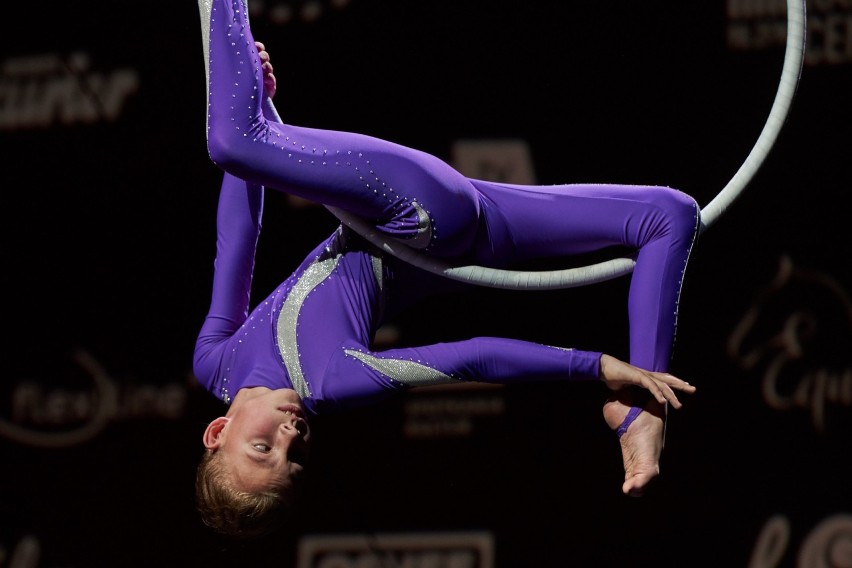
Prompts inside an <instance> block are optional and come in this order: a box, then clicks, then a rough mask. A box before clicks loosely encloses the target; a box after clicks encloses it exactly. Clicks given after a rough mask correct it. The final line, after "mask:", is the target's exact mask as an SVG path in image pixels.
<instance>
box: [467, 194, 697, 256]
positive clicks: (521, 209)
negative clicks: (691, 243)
mask: <svg viewBox="0 0 852 568" xmlns="http://www.w3.org/2000/svg"><path fill="white" fill-rule="evenodd" d="M475 186H476V187H477V188H478V189H480V191H481V192H482V193H483V196H484V199H483V201H484V202H485V203H486V206H485V207H484V209H485V211H486V213H487V216H488V223H489V225H490V226H494V225H500V227H499V228H495V229H494V231H493V232H494V233H495V234H502V235H505V237H504V238H505V240H506V241H508V242H509V243H510V244H508V245H507V246H509V247H510V248H511V249H512V250H511V254H512V255H513V256H514V259H515V260H524V259H534V258H542V257H552V256H565V255H572V254H582V253H588V252H592V251H595V250H600V249H602V248H605V247H611V246H626V247H631V248H639V247H641V246H643V245H644V244H646V242H647V241H648V239H649V238H650V237H651V235H653V234H654V231H655V230H656V229H658V228H659V227H660V224H661V223H662V222H665V219H666V217H667V216H669V215H670V210H671V206H672V204H676V202H677V201H678V200H683V201H684V202H685V203H686V202H689V201H691V198H689V197H688V196H686V195H685V194H683V193H681V192H679V191H677V190H674V189H671V188H667V187H657V186H636V185H604V184H572V185H553V186H511V185H505V184H487V185H486V186H485V187H483V186H482V185H481V184H480V183H479V182H475Z"/></svg>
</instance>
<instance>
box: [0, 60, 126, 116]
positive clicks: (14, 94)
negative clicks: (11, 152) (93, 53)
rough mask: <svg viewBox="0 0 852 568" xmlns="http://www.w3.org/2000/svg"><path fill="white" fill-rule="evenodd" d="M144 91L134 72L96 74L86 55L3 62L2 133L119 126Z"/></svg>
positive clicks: (0, 86) (0, 88) (0, 83)
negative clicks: (106, 124)
mask: <svg viewBox="0 0 852 568" xmlns="http://www.w3.org/2000/svg"><path fill="white" fill-rule="evenodd" d="M138 90H139V74H138V73H137V72H136V71H135V70H133V69H116V70H112V71H97V70H94V69H91V61H90V58H89V56H88V54H86V53H75V54H72V55H70V56H68V57H63V56H61V55H58V54H55V53H49V54H45V55H33V56H28V57H17V58H14V59H7V60H5V61H3V62H0V130H25V129H32V128H49V127H53V126H62V125H72V124H78V123H83V124H91V123H96V122H115V121H116V120H118V118H119V116H120V115H121V112H122V110H123V109H124V106H125V103H126V101H127V99H128V98H129V97H130V96H131V95H132V94H134V93H136V92H137V91H138Z"/></svg>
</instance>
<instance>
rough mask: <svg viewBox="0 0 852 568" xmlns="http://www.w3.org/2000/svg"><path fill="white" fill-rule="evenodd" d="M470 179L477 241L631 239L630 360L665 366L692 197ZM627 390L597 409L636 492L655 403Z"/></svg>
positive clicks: (513, 247) (579, 245) (511, 249)
mask: <svg viewBox="0 0 852 568" xmlns="http://www.w3.org/2000/svg"><path fill="white" fill-rule="evenodd" d="M474 185H475V186H476V187H477V188H478V189H479V190H480V191H481V192H482V193H483V196H484V197H483V210H484V211H485V212H486V214H485V218H486V225H487V226H488V227H489V233H490V235H491V236H492V237H493V239H492V240H493V241H495V243H494V246H493V248H491V249H488V248H487V247H485V248H484V247H481V246H480V247H479V250H480V251H482V250H486V251H489V250H490V251H494V252H495V254H498V255H502V256H505V255H506V254H510V255H512V256H513V257H514V258H515V259H518V260H521V259H529V258H540V257H556V256H560V255H568V254H577V253H585V252H590V251H593V250H597V249H600V248H603V247H608V246H613V245H623V246H628V247H631V248H634V249H637V251H638V253H637V256H636V266H635V268H634V271H633V275H632V277H631V283H630V292H629V299H628V313H629V318H630V322H629V327H630V362H631V363H633V364H634V365H637V366H639V367H642V368H645V369H648V370H654V371H665V370H667V369H668V365H669V361H670V358H671V353H672V346H673V342H674V337H675V332H676V327H677V312H678V301H679V297H680V290H681V284H682V281H683V275H684V270H685V268H686V263H687V260H688V258H689V253H690V251H691V248H692V244H693V242H694V239H695V237H696V235H697V231H698V226H699V225H698V221H699V213H700V212H699V209H698V206H697V204H696V203H695V201H694V200H693V199H692V198H690V197H689V196H687V195H685V194H683V193H681V192H679V191H676V190H672V189H669V188H662V187H644V186H638V187H633V186H606V185H592V186H584V185H573V186H553V187H544V188H538V187H536V188H530V187H519V186H514V187H509V186H504V185H498V184H489V183H482V182H474ZM635 395H636V393H634V392H632V391H630V390H625V391H623V392H620V393H617V394H616V395H615V396H614V397H613V398H612V399H611V400H609V401H608V402H607V403H606V405H605V406H604V417H605V419H606V421H607V423H608V424H609V426H610V427H611V428H613V429H614V430H617V432H618V434H619V437H620V442H621V447H622V454H623V458H624V467H625V482H624V485H623V490H624V492H625V493H628V494H633V495H638V494H641V492H642V490H643V489H644V488H645V486H646V485H647V484H648V483H649V482H650V481H651V480H652V479H653V478H654V477H656V476H657V475H658V473H659V455H660V452H661V450H662V443H663V433H664V413H665V408H664V407H663V406H662V405H660V404H658V403H656V402H655V401H653V400H648V401H647V402H646V401H645V399H644V398H642V399H640V398H638V397H637V398H634V396H635ZM634 405H636V406H634ZM643 409H644V412H643V411H642V410H643Z"/></svg>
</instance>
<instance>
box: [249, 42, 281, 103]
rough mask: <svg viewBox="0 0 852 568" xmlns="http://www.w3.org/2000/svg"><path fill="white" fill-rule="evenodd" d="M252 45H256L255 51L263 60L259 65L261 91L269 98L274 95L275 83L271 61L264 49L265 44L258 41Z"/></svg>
mask: <svg viewBox="0 0 852 568" xmlns="http://www.w3.org/2000/svg"><path fill="white" fill-rule="evenodd" d="M254 45H255V46H257V53H258V55H260V60H261V61H263V64H262V65H261V68H262V69H263V92H264V93H265V94H266V96H267V97H269V98H270V99H271V98H272V97H274V96H275V90H276V88H277V83H276V81H275V75H274V74H273V73H272V63H270V62H269V52H267V51H266V46H264V45H263V44H262V43H260V42H259V41H256V42H254Z"/></svg>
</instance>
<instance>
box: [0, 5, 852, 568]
mask: <svg viewBox="0 0 852 568" xmlns="http://www.w3.org/2000/svg"><path fill="white" fill-rule="evenodd" d="M736 6H737V4H734V3H732V2H729V3H728V4H726V3H724V2H721V1H716V2H699V3H690V2H669V1H665V2H664V1H654V0H651V1H647V2H642V3H638V2H627V1H602V2H595V3H591V2H556V1H551V2H545V1H543V0H525V1H524V2H519V1H514V2H508V1H505V0H503V1H500V0H491V1H488V2H485V1H478V0H477V1H466V2H459V1H454V2H450V1H430V2H380V1H378V0H350V1H349V2H345V1H338V2H330V1H326V2H315V3H306V2H298V1H295V0H291V1H289V2H286V1H279V2H275V1H273V0H268V1H267V2H264V3H261V2H258V3H257V4H252V7H253V10H254V11H253V12H252V24H253V30H254V33H255V36H256V37H257V39H260V40H262V41H264V42H265V43H266V44H267V47H268V49H269V51H270V52H271V54H272V58H273V63H274V64H275V69H276V75H277V76H278V81H279V94H278V95H277V97H276V102H277V105H278V108H279V110H280V112H281V113H282V115H283V116H284V119H285V120H286V121H288V122H292V123H294V124H300V125H304V126H313V127H320V128H330V129H338V130H353V131H357V132H363V133H365V134H371V135H374V136H378V137H382V138H386V139H390V140H393V141H396V142H400V143H402V144H406V145H409V146H413V147H416V148H419V149H422V150H425V151H428V152H430V153H433V154H435V155H437V156H439V157H441V158H444V159H446V160H448V161H451V159H452V148H453V144H454V143H455V142H456V141H458V140H484V141H488V140H505V139H509V140H517V141H522V142H525V143H526V144H527V145H528V148H529V150H530V157H531V163H532V166H533V168H534V173H535V176H536V182H538V183H543V184H550V183H563V182H575V181H576V182H585V181H593V182H621V183H648V184H660V185H670V186H672V187H677V188H679V189H682V190H684V191H686V192H688V193H690V194H691V195H693V196H695V197H696V199H697V200H698V201H699V203H701V204H702V205H704V204H706V203H708V202H709V201H710V200H711V199H712V198H713V197H714V196H715V195H716V194H717V193H718V192H719V190H720V189H721V188H722V187H723V186H724V185H725V184H726V183H727V182H728V180H729V179H730V178H731V177H732V176H733V175H734V173H735V172H736V171H737V169H738V168H739V166H740V165H741V164H742V162H743V160H744V159H745V157H746V155H747V154H748V153H749V151H750V150H751V148H752V146H753V145H754V142H755V141H756V139H757V137H758V135H759V134H760V131H761V128H762V127H763V124H764V122H765V120H766V117H767V115H768V112H769V109H770V107H771V105H772V101H773V98H774V96H775V92H776V89H777V85H778V78H779V76H780V72H781V64H782V61H783V56H784V49H783V35H782V37H781V38H780V40H778V39H777V38H774V39H773V36H772V35H771V34H769V35H768V36H765V35H762V34H764V32H765V31H766V30H770V31H771V30H772V29H778V26H779V25H780V26H781V29H782V32H783V24H784V3H783V2H781V3H780V4H779V6H780V12H779V11H776V13H775V14H771V13H769V12H771V11H772V10H769V11H768V12H764V13H758V14H755V15H753V17H746V16H743V15H741V14H739V13H738V12H737V11H736V10H735V9H733V8H732V7H736ZM767 6H773V4H772V3H767ZM287 7H289V8H292V9H293V12H292V16H291V17H290V18H289V19H288V18H285V17H283V16H281V14H283V13H284V12H282V10H283V9H284V8H287ZM306 7H307V8H311V7H313V8H317V9H318V10H319V12H318V17H316V18H315V19H311V18H307V17H306V16H303V15H302V12H300V9H303V8H306ZM8 8H9V11H7V14H6V17H5V18H4V25H3V28H4V33H3V34H2V35H0V45H2V51H0V63H2V65H3V68H2V75H0V140H2V154H0V156H2V169H0V184H2V192H0V199H2V202H3V207H2V210H1V211H2V218H3V222H2V223H0V227H2V234H3V242H4V245H3V247H2V257H0V258H2V266H3V274H4V277H3V279H4V282H5V286H4V290H5V292H4V295H5V299H6V301H5V302H4V309H3V314H4V318H3V319H4V322H5V326H4V327H5V334H4V337H5V339H4V341H3V351H2V353H3V366H2V369H3V375H4V376H3V380H2V381H0V566H16V567H20V566H44V567H56V566H119V565H120V566H136V565H138V566H149V565H161V566H162V565H182V566H194V565H198V566H216V565H248V564H252V565H257V564H260V563H262V564H263V565H268V566H290V565H294V566H295V565H296V563H297V558H298V547H299V545H300V543H304V542H305V541H306V540H310V538H311V537H312V536H313V535H324V536H331V537H343V536H357V537H361V538H363V539H365V540H366V542H368V543H373V544H374V548H375V547H376V546H377V545H375V543H376V542H378V540H377V539H380V537H381V536H382V535H388V534H405V535H414V536H417V535H431V534H433V533H441V534H446V533H451V534H456V533H458V534H467V533H477V534H487V535H489V536H490V538H492V539H493V554H494V561H493V565H494V566H498V567H515V566H546V567H549V566H617V565H625V564H631V565H638V566H644V565H651V564H654V565H657V566H760V567H768V566H815V567H816V566H819V567H823V566H825V567H828V568H849V567H852V489H850V479H852V465H850V463H852V460H850V450H852V445H850V442H849V436H848V432H849V431H850V430H849V429H850V426H852V356H850V353H852V351H850V346H852V302H850V298H849V287H850V283H852V271H850V266H849V248H850V246H852V238H850V236H849V235H850V233H849V224H848V219H849V207H850V205H852V197H850V192H852V165H850V160H852V152H850V147H851V146H852V144H850V132H851V131H852V110H851V109H850V106H852V105H850V100H852V98H850V97H852V75H851V74H850V73H851V72H852V7H849V6H848V4H846V3H844V2H833V3H826V2H823V3H814V4H813V5H809V25H810V28H809V36H808V51H807V59H806V64H805V67H804V72H803V76H802V79H801V81H800V84H799V89H798V93H797V96H796V99H795V102H794V104H793V108H792V110H791V112H790V115H789V118H788V121H787V123H786V125H785V127H784V129H783V131H782V133H781V136H780V138H779V140H778V142H777V143H776V145H775V147H774V149H773V150H772V152H771V153H770V155H769V156H768V158H767V160H766V162H765V163H764V165H763V167H762V168H761V170H760V171H759V173H758V174H757V176H756V177H755V178H754V180H753V181H752V183H751V184H750V185H749V187H748V189H747V190H746V191H745V192H744V193H743V194H742V196H741V197H740V198H739V199H738V200H737V201H736V203H735V204H734V206H732V207H731V209H730V210H729V211H728V212H726V213H725V214H724V215H723V216H722V217H721V218H720V219H719V220H718V222H716V223H715V224H714V225H713V226H712V227H711V228H710V229H709V230H708V231H707V232H706V233H704V234H703V235H702V237H701V239H700V240H699V242H698V244H697V245H696V248H695V250H694V253H693V256H692V258H691V260H690V265H689V271H688V275H687V278H686V282H685V285H684V292H683V297H682V301H681V306H680V326H679V332H678V339H677V345H676V351H675V356H674V360H673V364H672V369H673V372H675V373H676V374H678V375H679V376H682V377H683V378H685V379H687V380H689V381H690V382H692V383H693V384H696V385H698V387H699V391H698V393H697V394H695V395H694V396H691V397H688V400H686V401H685V402H686V404H685V406H684V409H683V410H681V411H679V412H675V413H673V415H672V416H671V417H670V419H669V432H668V436H667V445H666V448H665V451H664V454H663V458H662V464H661V466H662V472H663V474H662V477H661V478H660V480H659V481H658V483H657V484H656V485H655V486H654V487H653V490H652V491H650V492H649V494H648V495H646V496H645V497H643V498H642V499H638V500H637V499H630V498H627V497H625V496H623V495H622V494H621V492H620V485H621V477H622V469H621V457H620V454H619V450H618V444H617V442H616V439H615V437H614V436H613V435H612V434H611V433H610V432H609V431H608V430H607V428H606V425H605V424H604V422H603V420H602V419H601V418H600V406H601V403H602V402H603V400H604V397H605V392H603V390H602V389H600V388H598V387H599V386H600V385H593V384H572V385H556V386H554V385H550V386H547V387H542V386H536V385H532V386H530V387H528V388H527V387H525V388H496V389H495V388H487V389H484V388H474V389H462V390H457V391H442V390H432V391H425V392H421V393H412V394H410V395H408V396H406V397H404V398H401V399H400V400H399V401H397V402H394V403H392V404H388V405H386V406H382V407H379V408H373V409H370V410H369V411H359V412H350V413H345V414H343V415H339V416H334V417H323V418H322V419H318V420H316V421H315V423H314V430H315V437H316V441H317V443H316V448H315V455H314V464H313V476H312V478H311V481H310V483H309V486H308V488H307V495H306V497H307V499H306V501H307V503H308V505H309V506H308V507H307V508H306V509H305V510H304V511H303V512H302V514H301V516H300V517H299V518H298V519H297V520H296V522H295V528H293V529H291V530H290V531H289V532H288V533H287V534H285V535H277V536H276V537H275V538H274V539H267V540H265V541H261V542H259V543H255V544H251V545H245V544H239V543H233V542H230V541H228V540H224V539H219V538H218V537H216V536H214V535H212V534H211V533H209V532H208V531H207V530H206V529H205V528H204V527H203V526H202V525H201V523H200V521H199V520H198V517H197V515H196V513H195V511H194V499H193V488H192V487H193V481H194V471H195V466H196V464H197V462H198V458H199V456H200V454H201V449H202V446H201V440H200V437H201V433H202V432H203V429H204V427H205V425H206V423H207V422H208V421H209V420H211V419H212V418H214V417H215V416H217V415H219V414H220V413H223V412H224V411H223V408H222V406H221V404H220V403H218V401H216V400H215V399H213V397H212V396H210V395H209V394H207V393H205V392H203V391H202V390H200V389H199V388H198V387H197V386H196V385H195V384H194V379H193V377H192V376H191V368H190V367H191V355H192V348H193V343H194V340H195V334H196V332H197V330H198V327H199V325H200V323H201V321H202V319H203V317H204V314H205V312H206V309H207V305H208V301H209V291H210V280H211V276H212V259H213V253H214V242H215V232H214V231H215V229H214V220H215V219H214V215H215V206H216V195H217V189H218V183H219V179H220V174H219V172H218V171H217V170H216V168H215V166H213V165H212V164H211V163H210V161H209V160H208V157H207V154H206V147H205V136H204V116H205V115H204V102H203V101H204V95H205V85H204V67H203V59H202V53H201V48H200V45H201V42H200V28H199V20H198V11H197V7H196V4H195V3H193V2H190V1H189V0H180V1H178V0H173V1H171V2H168V3H166V2H161V3H151V2H145V3H143V2H139V1H136V0H128V1H127V2H106V1H105V0H97V1H95V2H89V3H77V2H68V3H61V4H57V5H53V4H46V3H44V4H42V3H35V2H32V3H16V5H15V6H11V7H8ZM742 25H745V29H747V30H749V33H750V34H751V35H750V36H749V37H751V38H752V41H751V44H750V46H745V47H744V46H742V45H739V44H736V43H735V42H732V41H731V40H730V39H729V34H730V33H731V30H734V29H741V28H737V26H742ZM121 73H129V75H128V76H130V77H132V80H131V81H130V84H132V85H135V86H133V87H132V88H129V89H128V91H127V92H126V96H123V97H120V98H119V99H118V102H119V103H120V104H119V105H118V106H117V110H116V111H115V112H110V108H112V107H110V106H109V97H108V96H107V95H108V92H109V91H108V90H104V85H107V84H108V83H106V81H108V80H110V78H115V77H116V76H117V74H121ZM33 109H36V110H33ZM38 109H40V110H38ZM86 113H88V114H86ZM84 116H86V117H87V118H84ZM265 219H266V220H265V226H264V235H263V238H262V243H261V248H260V251H259V254H258V263H257V275H256V280H255V285H256V289H257V294H256V298H257V299H259V298H261V297H263V296H265V295H266V293H268V292H269V291H270V290H271V289H272V287H274V286H275V285H276V284H277V282H278V281H279V280H280V279H282V278H283V277H285V276H286V275H287V274H288V273H289V271H290V270H291V269H292V268H293V267H295V265H296V263H297V262H299V261H300V260H301V258H302V257H303V255H304V254H306V253H307V252H308V251H309V250H310V249H311V248H312V247H313V245H314V244H315V242H316V241H317V240H318V239H319V238H321V237H323V236H325V235H326V234H327V233H329V232H330V231H331V230H332V229H333V228H334V226H335V224H336V222H335V220H334V218H332V217H331V216H330V215H329V214H328V213H327V212H326V211H324V210H323V209H321V208H318V207H310V206H305V204H300V203H298V202H295V201H290V200H287V199H286V198H285V197H283V196H280V195H271V196H270V197H269V198H268V200H267V211H266V218H265ZM785 263H786V264H785ZM784 266H786V267H788V271H787V272H783V271H781V267H784ZM782 274H783V275H785V276H784V277H783V278H782V277H781V276H779V275H782ZM773 282H775V283H776V284H774V285H773ZM626 289H627V279H626V278H622V279H618V280H614V281H610V282H606V283H603V284H599V285H595V286H589V287H584V288H578V289H571V290H562V291H554V292H535V293H533V292H523V293H521V292H506V291H495V290H485V289H483V290H477V291H476V292H474V293H470V294H466V295H462V296H461V297H459V298H458V299H456V300H453V301H450V302H444V303H441V304H438V303H435V304H433V305H428V306H425V307H424V309H423V310H422V311H419V312H417V313H413V314H408V315H407V316H406V317H403V318H401V319H400V320H399V321H397V322H394V323H395V330H396V331H397V332H398V334H399V338H398V340H397V341H399V342H409V343H413V342H418V341H426V340H431V341H435V340H448V339H455V338H461V337H468V336H470V335H473V334H489V335H506V336H512V337H520V338H527V339H533V340H538V341H543V342H548V343H551V344H559V345H565V346H573V347H577V348H585V349H594V350H602V351H607V352H611V353H613V354H615V355H620V356H626V355H625V349H626V347H625V345H626V343H625V342H626V316H625V298H626ZM752 316H754V318H755V319H754V320H753V322H752V320H751V319H749V318H751V317H752ZM447 322H452V323H451V324H448V323H447ZM743 322H752V323H753V325H751V326H750V327H748V329H747V333H746V334H745V336H744V338H743V339H742V341H741V342H736V345H737V347H735V348H731V347H730V345H731V341H732V339H737V338H739V337H740V335H739V331H741V330H743V329H745V328H744V327H743V325H744V323H743ZM430 338H431V339H430ZM746 353H758V354H759V355H758V356H756V357H755V358H754V359H753V360H748V361H746V360H745V359H744V358H743V355H744V354H746ZM424 407H428V408H429V409H431V410H428V411H427V415H426V418H425V420H426V422H425V424H426V425H427V426H429V425H431V426H432V427H433V429H432V430H430V432H432V433H431V434H424V430H423V429H422V428H421V429H417V425H418V424H420V425H421V426H422V425H423V424H424V422H422V421H421V422H418V420H421V419H423V417H422V416H420V415H418V414H417V409H422V408H424ZM439 407H440V408H442V409H443V410H436V408H439ZM483 409H484V410H483ZM459 425H461V426H459ZM768 527H770V528H771V527H774V528H775V530H776V531H777V532H772V531H771V530H770V528H768ZM770 535H772V536H773V538H768V536H770ZM400 554H401V553H400ZM379 556H381V555H380V554H379ZM376 558H378V556H377V557H376ZM396 560H397V562H396V565H399V566H402V565H404V564H403V561H404V557H403V556H401V555H397V556H396ZM410 562H414V561H413V560H412V561H410ZM302 565H303V566H320V565H321V562H320V561H317V562H316V563H313V564H302ZM350 565H351V566H356V565H357V566H360V567H364V566H370V567H372V566H390V565H394V564H380V563H379V562H378V560H375V561H370V559H369V554H366V555H363V556H362V561H361V564H356V561H355V560H352V561H351V562H350V563H348V564H346V563H337V564H335V563H332V562H331V561H328V562H326V564H325V565H324V566H326V568H328V567H331V566H333V567H337V566H350ZM408 565H411V566H420V565H422V566H427V564H425V563H421V564H419V565H418V564H413V563H410V564H408ZM408 565H406V566H408ZM436 565H438V566H444V565H445V564H436ZM446 565H449V564H446Z"/></svg>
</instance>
